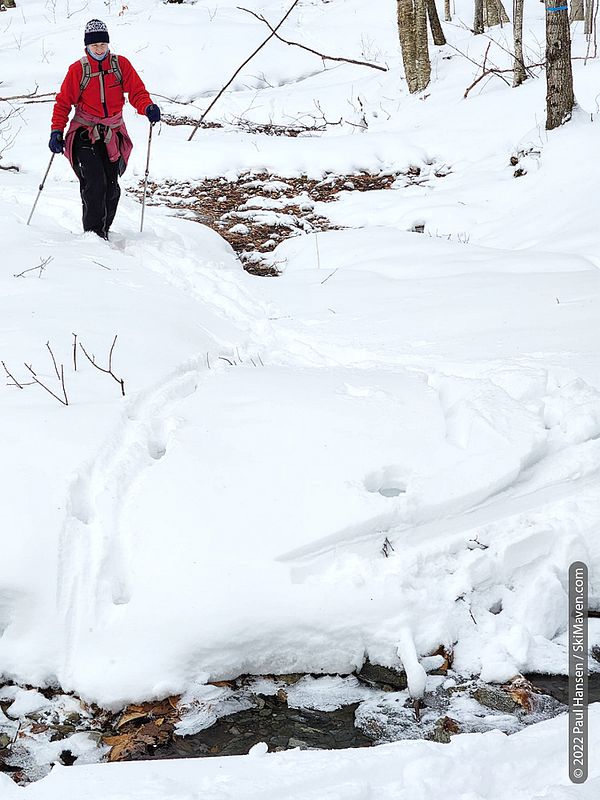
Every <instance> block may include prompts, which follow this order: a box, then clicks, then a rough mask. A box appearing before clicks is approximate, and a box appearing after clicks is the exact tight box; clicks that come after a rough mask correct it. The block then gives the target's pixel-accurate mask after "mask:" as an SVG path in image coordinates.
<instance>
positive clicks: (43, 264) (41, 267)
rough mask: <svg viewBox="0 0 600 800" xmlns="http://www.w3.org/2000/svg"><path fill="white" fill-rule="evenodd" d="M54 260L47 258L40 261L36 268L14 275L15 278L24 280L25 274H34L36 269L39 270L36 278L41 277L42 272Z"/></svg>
mask: <svg viewBox="0 0 600 800" xmlns="http://www.w3.org/2000/svg"><path fill="white" fill-rule="evenodd" d="M53 260H54V256H48V258H46V259H40V263H39V264H38V265H37V267H29V269H24V270H23V272H17V273H15V275H14V277H15V278H24V277H25V274H26V273H27V272H34V271H35V270H36V269H37V270H39V275H38V278H41V277H42V272H43V271H44V270H45V269H46V267H47V266H48V264H49V263H50V262H51V261H53Z"/></svg>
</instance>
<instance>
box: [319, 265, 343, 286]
mask: <svg viewBox="0 0 600 800" xmlns="http://www.w3.org/2000/svg"><path fill="white" fill-rule="evenodd" d="M338 269H339V267H336V268H335V269H334V270H333V272H330V273H329V275H328V276H327V277H326V278H323V280H322V281H321V286H322V285H323V284H324V283H325V281H328V280H329V278H331V276H332V275H335V273H336V272H337V271H338Z"/></svg>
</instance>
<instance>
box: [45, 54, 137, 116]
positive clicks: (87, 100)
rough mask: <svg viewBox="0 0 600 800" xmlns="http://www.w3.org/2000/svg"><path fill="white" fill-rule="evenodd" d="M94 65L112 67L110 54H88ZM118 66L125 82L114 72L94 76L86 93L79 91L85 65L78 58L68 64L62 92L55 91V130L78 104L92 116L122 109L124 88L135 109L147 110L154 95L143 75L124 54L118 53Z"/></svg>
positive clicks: (93, 69)
mask: <svg viewBox="0 0 600 800" xmlns="http://www.w3.org/2000/svg"><path fill="white" fill-rule="evenodd" d="M88 60H89V62H90V64H91V67H92V72H99V71H100V69H101V70H102V71H103V72H107V71H108V70H109V69H110V55H109V53H107V54H106V56H105V57H104V59H103V60H102V61H96V60H95V59H93V58H90V57H89V56H88ZM119 67H120V69H121V73H122V75H123V83H122V84H120V83H119V82H118V80H117V78H116V76H115V75H114V74H113V73H110V74H108V75H106V76H102V77H100V76H98V77H96V78H92V79H91V80H90V82H89V83H88V85H87V86H86V88H85V89H84V90H83V93H82V94H80V92H79V87H80V86H81V79H82V77H83V67H82V66H81V62H80V61H76V62H75V63H74V64H71V66H70V67H69V69H68V71H67V74H66V77H65V79H64V81H63V82H62V86H61V87H60V91H59V93H58V94H57V95H56V102H55V103H54V111H53V113H52V123H51V125H52V130H53V131H62V130H63V129H64V127H65V125H66V124H67V122H68V120H69V114H70V113H71V108H72V107H73V106H77V107H78V108H80V109H81V110H82V111H84V112H85V113H86V114H91V115H92V116H93V117H102V118H104V117H112V116H114V115H115V114H119V113H120V112H121V111H122V110H123V105H124V104H125V96H124V92H127V94H128V95H129V102H130V103H131V105H132V106H133V107H134V108H135V109H136V111H137V112H138V114H144V112H145V111H146V109H147V108H148V106H149V105H150V104H151V103H152V98H151V97H150V95H149V94H148V92H147V91H146V87H145V86H144V84H143V82H142V79H141V78H140V76H139V75H138V74H137V72H136V71H135V70H134V68H133V67H132V66H131V62H130V61H129V60H128V59H127V58H125V56H119ZM101 80H103V81H104V94H105V98H104V104H103V103H102V101H101V99H100V81H101Z"/></svg>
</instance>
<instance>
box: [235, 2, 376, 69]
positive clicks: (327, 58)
mask: <svg viewBox="0 0 600 800" xmlns="http://www.w3.org/2000/svg"><path fill="white" fill-rule="evenodd" d="M238 9H239V10H240V11H246V13H248V14H252V16H253V17H256V19H258V20H260V21H261V22H264V23H265V25H266V26H267V27H268V28H269V30H270V31H272V32H273V35H274V36H275V38H276V39H279V41H280V42H283V44H288V45H290V46H291V47H300V48H301V49H302V50H307V51H308V52H309V53H313V55H315V56H319V58H322V59H323V60H324V61H344V62H345V63H347V64H358V65H359V66H361V67H371V69H379V70H381V71H382V72H387V71H388V68H387V67H382V66H381V65H380V64H373V63H371V62H369V61H357V60H356V59H354V58H344V57H343V56H328V55H325V53H320V52H319V51H318V50H313V48H312V47H308V46H307V45H305V44H300V42H290V41H289V39H284V38H283V37H282V36H280V35H279V34H278V33H275V30H276V29H274V28H273V27H272V25H271V23H270V22H269V21H268V20H266V19H265V18H264V17H263V16H262V14H257V13H256V12H254V11H251V10H250V9H249V8H242V6H238Z"/></svg>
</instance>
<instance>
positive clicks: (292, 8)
mask: <svg viewBox="0 0 600 800" xmlns="http://www.w3.org/2000/svg"><path fill="white" fill-rule="evenodd" d="M299 2H300V0H294V2H293V3H292V5H291V6H290V7H289V8H288V10H287V11H286V12H285V14H284V15H283V17H282V18H281V20H280V21H279V22H278V23H277V25H276V26H275V27H274V28H271V31H272V33H270V34H269V35H268V36H267V38H266V39H265V40H264V42H263V43H262V44H260V45H259V46H258V47H257V48H256V50H254V52H253V53H251V54H250V55H249V56H248V58H247V59H246V60H245V61H244V62H243V63H242V64H240V66H239V67H238V68H237V69H236V71H235V72H234V73H233V75H232V76H231V78H230V79H229V80H228V81H227V83H226V84H225V86H223V88H222V89H221V90H220V91H219V93H218V94H217V96H216V97H215V98H214V99H213V101H212V103H210V105H209V106H208V108H207V109H206V111H205V112H204V113H203V114H202V116H201V117H200V119H199V120H198V122H197V123H196V127H195V128H194V130H193V131H192V132H191V134H190V135H189V138H188V142H191V141H192V139H193V138H194V135H195V133H196V131H197V130H198V128H199V127H200V125H201V123H202V122H203V120H204V118H205V117H206V115H207V114H208V112H209V111H210V110H211V109H212V107H213V106H214V105H215V103H216V102H217V100H219V98H220V97H221V95H222V94H223V93H224V92H225V91H226V90H227V89H228V88H229V86H231V84H232V83H233V81H234V80H235V78H236V76H237V75H238V74H239V73H240V72H241V71H242V70H243V69H244V67H245V66H246V64H248V63H249V62H250V61H252V59H253V58H254V56H255V55H256V54H257V53H258V52H259V50H262V49H263V47H264V46H265V45H266V44H267V42H270V41H271V39H272V38H273V37H274V36H275V32H276V31H277V30H278V29H279V28H281V26H282V25H283V23H284V22H285V21H286V19H287V18H288V17H289V15H290V14H291V13H292V11H293V10H294V8H296V6H297V5H298V3H299Z"/></svg>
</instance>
